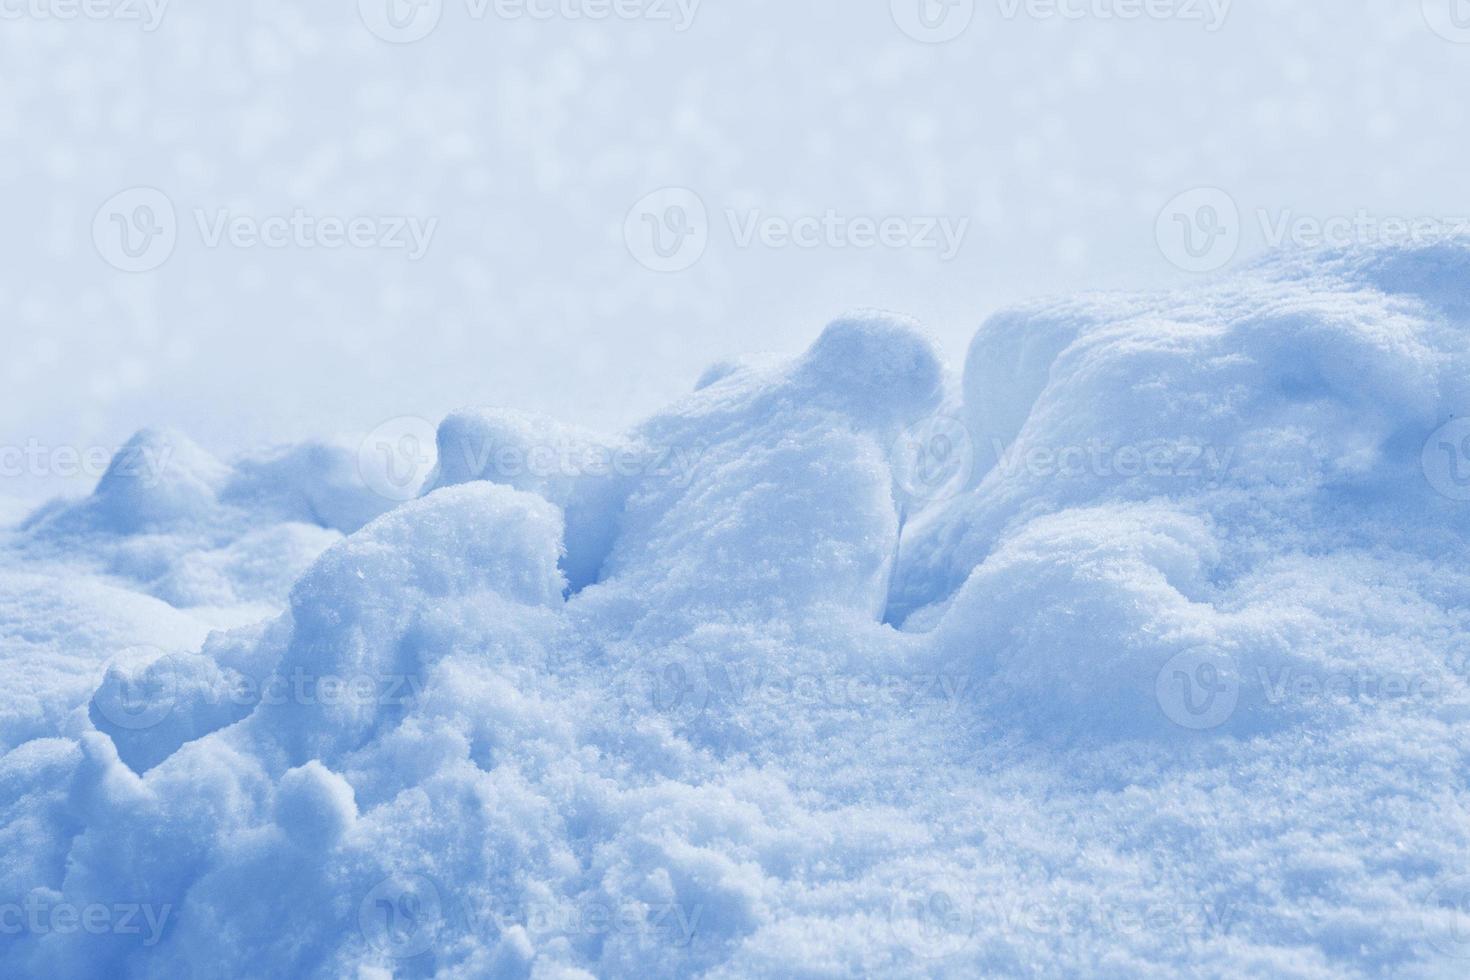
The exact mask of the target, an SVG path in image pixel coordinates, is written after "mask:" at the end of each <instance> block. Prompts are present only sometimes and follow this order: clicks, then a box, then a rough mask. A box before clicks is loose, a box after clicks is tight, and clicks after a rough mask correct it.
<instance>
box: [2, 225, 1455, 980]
mask: <svg viewBox="0 0 1470 980" xmlns="http://www.w3.org/2000/svg"><path fill="white" fill-rule="evenodd" d="M1467 317H1470V245H1466V244H1462V243H1457V242H1446V243H1441V244H1437V245H1433V246H1427V247H1422V248H1418V249H1377V250H1368V251H1351V252H1330V253H1323V254H1295V253H1289V254H1282V255H1278V256H1274V257H1271V258H1269V259H1267V260H1263V261H1261V262H1258V263H1256V264H1255V265H1254V266H1252V267H1250V268H1248V269H1246V270H1244V271H1242V272H1240V273H1238V274H1236V275H1233V276H1231V277H1229V278H1224V279H1220V280H1218V281H1213V282H1210V283H1208V284H1205V285H1202V286H1200V287H1198V288H1196V289H1193V290H1190V291H1185V292H1175V293H1160V294H1150V295H1111V294H1109V295H1096V296H1084V297H1078V298H1073V299H1070V300H1064V301H1054V302H1045V303H1036V304H1033V305H1029V306H1026V307H1023V308H1019V309H1015V310H1011V311H1008V312H1005V313H1002V314H1000V315H998V316H996V317H994V318H992V319H991V320H990V321H988V322H987V323H985V324H984V325H983V326H982V327H981V328H980V330H979V332H978V333H977V334H976V336H975V339H974V342H973V344H972V346H971V348H970V351H969V356H968V358H967V361H966V364H965V366H964V371H963V375H962V376H961V377H952V376H950V375H948V374H947V373H946V370H945V368H944V366H943V365H942V363H941V361H940V359H939V358H938V356H937V355H936V353H935V351H934V349H933V347H932V346H931V345H930V343H929V342H928V341H927V340H925V339H924V337H923V335H922V333H921V332H920V331H919V330H918V328H917V326H916V325H915V324H913V323H911V322H909V321H906V320H904V319H902V318H899V317H894V316H889V315H886V314H857V315H853V316H850V317H847V318H844V319H842V320H839V321H837V322H835V323H833V324H831V325H830V326H828V327H827V328H826V329H825V330H824V331H823V332H822V334H821V336H820V337H819V338H818V339H817V340H816V342H815V343H814V344H813V345H812V347H811V348H810V350H808V351H807V353H806V354H804V355H803V356H801V357H800V358H797V359H795V360H794V361H791V362H780V361H773V360H770V359H754V360H750V361H743V362H732V363H723V364H720V365H717V366H715V367H713V368H711V369H710V370H709V371H708V372H706V373H705V375H704V376H703V377H702V378H701V379H700V382H699V384H698V386H697V388H696V390H695V391H693V392H692V393H690V394H689V395H687V396H686V397H685V398H684V399H683V400H681V401H679V402H678V403H676V404H674V405H672V406H670V407H669V408H668V409H667V410H666V411H664V412H663V413H661V414H658V415H656V416H654V417H652V418H650V419H648V420H646V421H645V422H643V423H642V424H641V425H639V426H637V427H635V428H634V429H633V430H632V431H630V432H628V433H624V434H622V435H619V436H602V435H599V434H596V433H589V432H584V431H581V430H577V429H574V428H571V427H568V426H564V425H561V424H560V423H558V422H555V421H553V420H549V419H543V418H538V417H534V416H528V415H525V414H523V413H518V412H513V411H508V410H501V409H483V410H467V411H464V412H460V413H456V414H454V415H452V416H450V417H449V418H447V419H445V420H444V422H443V423H442V424H441V426H440V427H439V432H438V438H437V456H438V464H437V466H436V467H435V469H434V471H433V473H432V474H431V475H430V476H429V477H428V479H427V481H426V483H425V487H424V491H423V493H422V494H420V496H419V497H418V498H417V499H414V500H411V501H409V502H407V503H403V504H399V505H396V506H395V504H394V502H393V501H389V500H385V499H382V498H379V497H377V496H375V495H374V494H373V493H372V492H371V491H370V490H369V489H367V488H366V486H364V481H363V480H362V479H361V478H360V474H359V472H358V468H357V462H356V460H355V459H354V454H353V453H352V452H351V451H350V450H349V449H344V448H341V447H334V446H330V445H327V444H313V445H306V446H299V447H288V448H285V449H277V450H272V451H269V452H266V453H262V454H259V455H255V456H251V457H248V458H245V459H239V460H233V461H221V460H217V459H214V458H212V457H210V456H209V454H207V453H206V452H204V451H203V450H201V449H199V448H198V447H196V446H194V445H192V444H191V443H190V442H189V441H188V439H187V438H186V437H185V436H183V435H181V434H178V433H171V432H144V433H140V434H139V435H138V436H137V437H136V438H135V439H134V440H133V442H131V443H130V444H129V446H128V447H127V448H126V449H124V451H123V452H121V453H119V454H118V458H117V459H116V460H115V461H114V465H113V467H112V468H111V469H110V470H109V472H108V474H107V475H106V476H104V477H103V478H102V480H101V481H100V482H99V484H98V486H97V488H96V491H95V492H94V493H93V494H92V495H91V496H90V497H88V498H86V499H83V500H80V501H59V502H56V503H53V504H51V505H47V506H46V507H44V508H42V509H41V510H40V511H39V512H37V513H36V514H33V515H31V516H30V517H28V518H27V519H26V520H25V521H24V522H22V523H21V524H20V525H19V526H18V527H16V528H15V529H14V530H13V531H11V532H10V533H9V534H8V536H7V537H6V538H5V540H4V543H3V547H4V549H5V550H4V554H5V557H4V559H3V561H4V564H3V566H0V568H3V571H0V640H3V644H4V645H3V652H0V682H3V683H0V752H3V753H4V755H3V756H0V973H3V974H4V975H7V976H9V975H15V976H139V977H174V976H197V977H214V976H219V977H225V976H321V977H340V976H357V977H363V978H369V977H387V976H400V977H425V976H494V977H526V976H534V977H543V978H552V977H585V976H639V977H663V976H670V977H673V976H688V975H708V976H715V977H735V976H836V975H880V974H881V975H909V976H939V975H953V976H961V975H966V976H968V975H1005V976H1060V975H1096V976H1119V977H1122V976H1159V977H1177V976H1247V975H1250V976H1272V977H1329V976H1331V977H1338V976H1354V975H1357V976H1380V975H1387V974H1394V975H1402V976H1423V977H1430V976H1443V977H1451V976H1463V975H1464V973H1465V970H1466V969H1467V959H1466V958H1465V957H1466V956H1467V955H1470V943H1467V942H1466V940H1465V937H1466V936H1467V935H1470V919H1467V915H1466V913H1465V911H1464V909H1465V908H1466V907H1467V903H1466V897H1467V895H1470V878H1466V877H1463V876H1465V875H1470V855H1467V848H1470V821H1467V819H1466V815H1467V814H1466V804H1467V801H1470V800H1467V797H1470V787H1467V781H1466V776H1465V773H1466V762H1467V760H1466V758H1465V755H1466V752H1467V749H1466V745H1467V743H1466V740H1465V738H1464V735H1463V733H1464V729H1463V727H1462V726H1463V725H1465V724H1467V722H1470V688H1467V683H1466V672H1465V668H1466V666H1467V664H1466V658H1467V656H1470V642H1467V640H1470V564H1467V562H1466V560H1465V558H1464V555H1465V554H1466V550H1465V549H1466V544H1467V538H1470V503H1467V502H1466V500H1467V498H1470V489H1467V484H1470V479H1465V480H1463V481H1462V480H1461V476H1462V469H1461V468H1462V467H1463V468H1464V469H1465V470H1467V471H1470V451H1467V450H1470V428H1467V430H1466V431H1464V432H1461V431H1460V429H1459V427H1458V423H1457V421H1456V419H1457V417H1458V416H1461V415H1463V414H1464V413H1465V412H1466V411H1467V409H1470V345H1467V343H1466V339H1467V336H1470V334H1467V330H1470V324H1467ZM1462 440H1464V441H1462ZM537 460H539V462H536V461H537ZM367 482H371V481H367Z"/></svg>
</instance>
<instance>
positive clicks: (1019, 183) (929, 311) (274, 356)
mask: <svg viewBox="0 0 1470 980" xmlns="http://www.w3.org/2000/svg"><path fill="white" fill-rule="evenodd" d="M1436 2H1437V0H1428V3H1429V5H1430V6H1431V7H1434V5H1435V3H1436ZM1448 3H1449V0H1445V3H1444V4H1442V5H1441V6H1446V7H1447V5H1448ZM449 6H450V8H453V10H457V11H458V13H454V12H448V13H446V15H445V21H444V25H445V26H443V27H442V28H441V29H440V30H439V31H437V32H436V33H435V34H433V35H431V36H430V37H429V38H427V39H425V40H423V41H421V42H419V43H417V44H414V45H409V46H403V47H399V46H393V45H389V44H386V43H383V42H380V41H378V40H377V39H376V38H374V37H373V36H372V35H371V34H369V33H368V32H367V31H366V30H365V29H364V28H363V26H362V24H361V22H360V20H359V17H358V11H357V9H356V8H357V5H356V4H355V3H354V2H352V0H332V2H323V3H310V4H293V3H286V2H283V0H251V2H248V3H245V2H241V3H230V4H218V3H214V4H210V3H186V2H183V0H174V2H173V3H172V4H170V5H169V6H168V8H167V9H166V11H165V15H164V18H163V21H162V26H161V27H160V29H159V30H158V31H157V32H156V33H153V34H145V33H143V32H142V31H141V30H139V29H138V27H137V26H136V25H134V24H128V23H113V22H101V23H93V22H89V21H85V20H84V21H75V22H67V23H58V22H54V21H53V22H44V21H35V20H32V19H30V18H25V17H23V18H20V19H17V20H6V21H4V22H3V28H4V29H3V30H0V187H3V188H4V191H3V201H4V216H5V227H6V229H7V234H5V235H4V236H3V237H0V308H3V309H4V310H5V326H4V338H5V353H6V356H5V357H4V359H3V361H4V363H3V365H0V445H5V446H10V445H24V444H25V443H26V442H27V441H28V440H30V439H36V440H39V441H40V443H42V444H43V445H46V446H62V445H65V446H80V447H84V448H85V447H92V446H100V447H106V448H109V449H115V448H116V447H118V446H120V445H121V444H122V443H123V441H125V440H126V439H127V438H128V437H129V436H130V435H131V434H132V433H133V432H134V431H136V430H138V429H140V428H143V427H144V426H159V425H162V426H174V427H178V428H181V429H184V430H186V431H188V432H190V433H191V434H192V435H193V436H194V438H196V439H198V440H199V441H200V442H201V443H202V444H203V445H205V446H206V447H207V448H209V449H211V450H213V451H216V452H219V453H223V454H230V453H234V452H237V451H240V450H243V449H247V448H250V447H253V446H255V445H258V444H261V443H266V442H279V441H294V440H299V439H303V438H307V437H311V436H318V435H324V434H333V433H339V432H342V433H363V432H367V431H370V430H371V429H373V427H374V426H376V425H377V424H378V423H379V422H380V421H382V420H383V419H387V418H391V417H395V416H399V415H404V414H413V415H419V416H422V417H424V418H427V419H429V420H437V419H439V418H441V417H443V416H444V415H445V414H446V413H448V412H449V411H452V410H454V409H457V408H460V407H463V406H466V405H481V404H495V405H508V406H515V407H519V408H522V409H527V410H534V411H541V412H547V413H551V414H554V415H556V416H557V417H558V418H561V419H563V420H565V421H567V422H573V423H581V424H584V425H591V426H594V427H598V428H602V429H608V430H616V429H620V428H623V427H625V426H627V425H629V424H631V423H633V422H634V421H635V420H637V419H638V418H641V417H643V416H645V415H647V414H648V413H650V412H652V411H654V410H655V409H657V408H658V407H659V406H660V405H663V404H665V403H667V402H668V401H669V400H670V399H672V398H673V397H675V396H676V395H677V394H679V393H680V392H682V391H684V390H686V389H687V388H688V386H689V385H690V384H691V383H692V381H693V380H694V378H696V377H697V376H698V374H699V372H700V371H701V370H703V368H704V367H705V366H706V365H707V364H708V363H709V362H711V361H714V360H717V359H719V358H721V357H725V356H731V355H735V354H740V353H744V352H747V351H752V350H762V349H771V350H776V351H780V352H783V353H787V354H794V353H796V352H798V351H800V350H801V349H803V348H804V347H805V346H806V345H807V344H808V343H809V342H810V341H811V340H812V339H813V337H814V336H815V334H814V330H815V325H817V324H820V323H823V322H825V321H826V320H828V319H830V318H831V317H832V316H835V315H837V314H838V313H840V312H842V310H844V309H847V308H852V307H862V306H877V307H882V308H889V309H900V310H904V311H907V312H909V313H912V314H914V315H916V316H918V317H920V318H921V319H922V320H923V321H924V322H925V323H926V324H927V325H928V327H929V329H930V330H931V331H933V333H934V334H935V335H936V337H937V338H938V339H939V341H940V344H941V350H942V351H943V352H944V354H945V356H946V358H947V359H948V360H950V361H951V362H954V363H958V361H959V360H960V358H961V357H962V356H963V351H964V346H965V344H966V343H967V342H968V339H969V337H970V335H971V334H972V333H973V332H974V330H975V328H976V326H977V325H978V324H979V323H980V321H981V320H982V319H983V318H984V316H985V315H987V314H989V313H991V312H993V311H995V310H997V309H1000V308H1002V307H1003V306H1006V305H1009V304H1010V303H1012V302H1014V301H1016V300H1018V299H1021V298H1024V297H1027V296H1032V295H1036V294H1042V293H1045V294H1065V293H1070V292H1072V291H1074V290H1076V289H1078V288H1093V287H1103V286H1127V287H1130V288H1134V287H1138V286H1141V285H1147V284H1149V283H1150V282H1151V281H1157V282H1159V283H1165V282H1170V281H1179V280H1181V279H1183V278H1184V276H1183V274H1182V273H1180V272H1179V271H1178V270H1177V269H1175V268H1174V267H1173V266H1171V265H1170V264H1169V263H1168V262H1166V261H1165V260H1164V258H1163V257H1162V256H1161V255H1160V254H1159V251H1158V249H1157V248H1156V246H1155V243H1154V237H1153V232H1154V219H1155V216H1156V215H1157V214H1158V213H1159V209H1160V208H1161V207H1162V206H1163V205H1164V203H1165V202H1166V201H1168V200H1169V199H1170V198H1171V197H1172V196H1173V195H1175V194H1177V193H1179V192H1181V191H1184V190H1187V189H1189V188H1192V187H1196V186H1201V185H1218V186H1221V187H1225V188H1227V189H1229V190H1231V192H1232V193H1233V194H1234V195H1235V196H1236V198H1237V200H1238V202H1239V204H1240V206H1241V207H1242V208H1243V209H1246V210H1247V211H1249V210H1250V209H1253V208H1255V207H1265V208H1268V209H1271V210H1272V212H1273V213H1279V212H1280V211H1282V210H1285V209H1292V210H1294V211H1295V212H1297V213H1310V214H1315V215H1318V216H1321V217H1327V216H1331V215H1337V214H1352V213H1354V212H1355V211H1356V210H1357V209H1358V208H1360V207H1364V208H1369V209H1372V210H1374V211H1375V212H1380V213H1388V214H1397V215H1404V216H1417V215H1426V214H1428V215H1438V214H1445V213H1451V214H1454V213H1470V191H1467V189H1466V185H1465V181H1464V180H1463V169H1464V168H1463V162H1464V159H1465V157H1466V152H1467V149H1470V147H1467V145H1466V137H1465V135H1464V134H1465V132H1466V125H1465V123H1466V111H1467V110H1466V108H1465V103H1464V100H1463V99H1461V98H1459V97H1458V95H1459V93H1460V92H1462V91H1463V90H1464V88H1465V81H1466V78H1467V71H1470V67H1467V64H1470V48H1467V47H1466V46H1463V45H1456V44H1452V43H1449V42H1447V41H1445V40H1443V39H1442V38H1440V37H1439V36H1437V35H1436V34H1435V33H1433V32H1432V31H1431V30H1429V29H1428V27H1427V26H1426V23H1425V18H1424V17H1423V16H1422V14H1421V10H1420V4H1419V3H1418V2H1405V3H1352V4H1335V5H1331V6H1330V8H1329V7H1326V6H1323V5H1322V4H1321V3H1318V2H1314V0H1294V2H1290V0H1259V2H1250V3H1246V2H1238V3H1235V4H1233V5H1232V6H1231V8H1230V10H1229V15H1228V18H1227V20H1226V22H1225V25H1224V27H1223V28H1222V29H1221V30H1219V31H1218V32H1216V33H1213V34H1211V33H1207V32H1206V31H1205V30H1204V28H1203V27H1202V26H1201V25H1200V24H1199V23H1193V22H1162V23H1154V22H1150V21H1147V20H1143V21H1135V22H1126V23H1124V22H1106V21H1099V20H1096V19H1093V18H1088V19H1085V20H1082V21H1078V22H1072V21H1066V20H1062V19H1060V18H1054V19H1051V20H1042V21H1038V20H1032V19H1028V18H1026V17H1024V16H1019V17H1017V18H1016V19H1014V20H1006V19H1005V18H1004V17H1003V16H1002V15H1001V13H1000V9H1001V8H1000V6H999V5H998V3H997V2H991V3H981V4H980V5H979V9H978V12H977V14H976V18H975V21H974V23H973V25H972V26H971V28H970V29H969V30H968V31H967V32H966V33H965V34H964V35H963V36H961V37H959V38H957V39H956V40H954V41H952V42H950V43H948V44H945V45H941V46H929V45H923V44H918V43H915V42H913V41H911V40H909V39H908V38H907V37H906V36H904V35H903V34H902V33H901V32H900V31H899V30H898V29H897V28H896V27H895V25H894V21H893V18H892V16H891V12H890V9H889V4H888V3H887V2H886V0H863V2H860V3H854V2H851V0H812V2H803V3H790V2H785V0H742V2H740V3H726V2H716V0H705V2H704V3H703V4H702V5H701V6H700V7H699V9H698V12H697V15H696V17H695V20H694V22H693V26H692V27H691V28H690V29H689V30H687V31H685V32H683V33H676V32H675V31H674V30H673V28H672V27H671V26H670V25H668V24H655V23H638V22H632V23H627V22H622V21H616V20H614V21H610V22H604V23H585V22H583V23H575V22H566V21H561V20H552V21H548V22H532V21H529V20H523V21H520V22H499V21H494V20H488V21H484V22H480V23H469V22H467V21H466V19H465V17H464V15H463V9H462V6H463V5H462V4H456V3H451V4H450V5H449ZM7 9H10V8H7ZM138 184H147V185H153V186H157V187H160V188H163V189H165V190H167V191H168V192H169V193H170V194H171V195H172V196H173V197H174V199H175V200H176V202H177V203H178V204H179V205H180V207H181V208H184V207H187V206H194V205H197V206H202V207H210V208H213V207H225V206H233V207H235V208H236V209H237V210H243V211H245V212H247V213H250V214H253V215H257V216H265V215H268V214H273V213H279V212H280V211H283V210H288V209H289V208H290V207H292V206H296V205H302V206H305V207H308V208H312V209H314V210H317V211H326V212H328V213H336V214H343V213H346V214H356V213H359V212H366V213H410V214H421V215H427V216H435V217H438V218H439V220H440V225H439V229H438V233H437V235H436V237H435V239H434V241H433V245H432V249H431V251H430V253H429V255H428V256H427V257H426V258H424V259H423V260H422V261H420V262H418V263H409V262H407V261H405V260H404V258H403V256H402V255H399V254H389V255H378V254H347V253H336V254H331V255H328V254H323V253H301V252H299V251H294V250H288V251H286V252H283V253H268V252H263V251H259V250H257V251H254V252H249V253H245V254H239V253H233V252H231V251H229V250H214V251H210V250H206V249H204V248H203V247H202V246H200V245H199V243H198V241H197V236H194V238H193V239H191V240H187V241H183V242H181V244H180V246H179V248H178V251H177V252H176V254H175V255H174V256H173V258H172V259H171V260H170V261H169V263H168V264H167V265H165V266H164V267H163V268H161V269H159V270H158V271H156V272H153V273H148V274H142V275H133V276H130V275H125V274H122V273H118V272H115V271H113V270H112V269H110V268H108V267H107V266H106V265H104V264H103V263H102V262H101V261H100V260H99V258H98V256H97V254H96V253H95V250H94V249H93V246H92V243H91V240H90V227H91V222H92V217H93V214H94V212H95V210H96V209H97V207H98V206H99V205H100V204H101V203H102V202H103V201H104V200H106V199H107V198H108V197H110V196H111V195H113V194H115V193H117V192H118V191H120V190H123V189H124V188H127V187H131V186H133V185H138ZM671 184H672V185H685V186H688V187H692V188H694V189H696V190H698V191H700V192H701V194H702V195H703V196H704V199H705V200H706V202H707V203H708V205H709V206H710V208H711V210H712V211H713V212H715V213H718V212H719V211H720V210H722V209H723V208H724V207H742V208H743V207H761V208H764V209H765V210H766V211H769V212H773V213H780V214H786V215H800V214H821V213H823V212H824V211H825V210H826V209H827V208H836V209H839V210H842V211H845V212H849V213H860V214H875V215H885V214H889V213H896V214H930V213H936V214H949V215H957V216H968V217H970V218H972V221H973V224H972V228H971V231H970V234H969V236H968V238H967V240H966V243H965V246H964V248H963V250H962V251H961V253H960V255H959V257H958V258H956V259H955V260H954V261H952V262H950V263H941V262H939V261H938V260H937V259H936V257H935V256H934V255H933V254H932V253H913V254H910V253H906V252H896V253H895V252H885V251H882V250H876V251H870V252H859V251H852V250H841V249H836V250H831V249H820V250H815V251H811V252H798V251H793V250H782V251H771V250H767V249H762V248H751V249H745V250H740V249H736V248H735V247H734V246H733V245H732V244H731V243H730V242H729V240H728V235H722V240H721V241H718V242H716V243H714V244H712V246H711V247H710V249H709V251H708V252H707V253H706V255H705V257H704V259H703V260H702V261H701V262H700V264H699V265H697V266H696V267H694V268H693V269H691V270H688V271H687V272H684V273H680V274H676V275H656V274H654V273H651V272H648V271H646V270H645V269H643V268H642V267H640V266H639V265H637V264H636V263H635V262H634V261H633V260H632V259H631V257H630V256H629V255H628V253H627V250H626V249H625V247H624V244H623V241H622V238H621V228H622V224H623V219H624V216H625V214H626V212H627V210H628V209H629V208H630V207H631V206H632V205H633V203H634V202H635V201H637V200H638V199H639V198H640V197H641V196H642V195H644V194H646V193H647V192H649V191H651V190H653V189H655V188H658V187H661V186H664V185H671ZM1251 229H1252V230H1251V231H1250V232H1248V234H1247V240H1246V242H1245V245H1244V247H1243V254H1246V253H1249V252H1251V251H1254V250H1257V249H1258V248H1259V247H1260V244H1261V243H1260V241H1259V240H1258V238H1259V236H1258V234H1257V233H1256V232H1255V231H1254V225H1252V226H1251ZM363 283H370V284H371V285H370V286H369V287H368V288H363V286H362V284H363ZM262 392H269V393H270V394H269V397H262V396H261V393H262ZM93 477H94V478H95V474H94V475H93ZM90 482H91V481H90V480H88V479H77V480H64V479H60V478H56V477H54V476H51V475H49V473H47V472H42V473H39V474H28V475H27V476H26V477H24V478H22V479H7V480H6V481H5V482H4V485H3V486H0V496H24V497H26V498H27V499H29V500H32V501H34V500H36V499H38V498H39V497H41V496H44V495H46V494H49V493H52V492H57V491H59V490H67V491H69V492H72V493H76V494H80V493H85V492H86V491H87V490H88V489H89V487H90Z"/></svg>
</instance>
